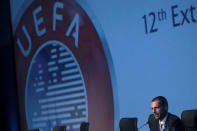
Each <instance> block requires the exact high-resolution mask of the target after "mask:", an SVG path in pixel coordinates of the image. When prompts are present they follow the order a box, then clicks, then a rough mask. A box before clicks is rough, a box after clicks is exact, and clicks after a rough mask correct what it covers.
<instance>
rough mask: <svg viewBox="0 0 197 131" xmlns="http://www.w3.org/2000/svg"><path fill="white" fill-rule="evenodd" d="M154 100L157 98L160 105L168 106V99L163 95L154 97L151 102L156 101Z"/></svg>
mask: <svg viewBox="0 0 197 131" xmlns="http://www.w3.org/2000/svg"><path fill="white" fill-rule="evenodd" d="M156 100H159V104H160V105H162V106H167V107H168V101H167V99H166V98H165V97H163V96H157V97H155V98H153V99H152V102H153V101H156Z"/></svg>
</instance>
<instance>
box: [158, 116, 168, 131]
mask: <svg viewBox="0 0 197 131" xmlns="http://www.w3.org/2000/svg"><path fill="white" fill-rule="evenodd" d="M167 117H168V113H167V114H166V116H165V117H164V118H163V120H161V121H160V120H159V128H160V131H168V128H167V126H166V125H165V123H166V120H167Z"/></svg>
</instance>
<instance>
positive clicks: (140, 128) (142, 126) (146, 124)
mask: <svg viewBox="0 0 197 131" xmlns="http://www.w3.org/2000/svg"><path fill="white" fill-rule="evenodd" d="M146 125H148V121H147V122H146V123H144V124H143V125H141V126H140V127H139V128H137V129H136V131H138V130H140V129H142V128H143V127H145V126H146Z"/></svg>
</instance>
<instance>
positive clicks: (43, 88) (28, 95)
mask: <svg viewBox="0 0 197 131" xmlns="http://www.w3.org/2000/svg"><path fill="white" fill-rule="evenodd" d="M24 5H28V6H27V7H26V8H24V9H25V10H24V12H23V13H22V15H21V14H20V15H19V16H20V17H19V18H20V20H19V21H18V23H17V24H16V28H15V36H14V37H15V58H16V71H17V84H18V90H19V104H20V116H21V121H22V122H21V123H23V125H24V126H22V130H27V129H38V128H39V129H40V130H42V131H51V130H52V129H53V128H54V127H56V126H62V125H65V126H66V127H67V130H68V131H79V130H80V124H81V123H82V122H89V123H90V126H89V128H90V130H92V131H100V130H102V131H113V130H114V112H115V111H114V101H113V97H114V96H113V90H112V89H113V88H112V85H113V82H112V80H113V79H112V76H111V75H110V73H111V69H110V68H113V67H112V65H111V64H109V62H108V60H109V58H110V56H109V51H108V49H107V45H105V44H106V43H105V40H104V38H103V37H102V36H101V35H100V30H99V29H98V27H96V25H95V24H94V23H93V22H92V19H90V16H89V15H88V14H87V11H84V8H85V7H84V6H83V5H82V4H80V3H78V2H76V1H74V0H58V1H56V0H51V1H46V0H42V1H41V0H35V1H33V2H30V3H29V4H24ZM20 13H21V12H20ZM94 21H95V20H94Z"/></svg>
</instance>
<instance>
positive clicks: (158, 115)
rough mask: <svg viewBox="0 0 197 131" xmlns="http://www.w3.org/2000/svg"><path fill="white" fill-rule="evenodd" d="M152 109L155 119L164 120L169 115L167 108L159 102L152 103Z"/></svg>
mask: <svg viewBox="0 0 197 131" xmlns="http://www.w3.org/2000/svg"><path fill="white" fill-rule="evenodd" d="M151 108H152V112H153V114H154V117H155V119H159V120H162V119H163V118H164V116H165V115H166V113H167V111H166V109H165V107H163V106H161V105H160V103H159V100H155V101H153V102H152V103H151Z"/></svg>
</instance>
